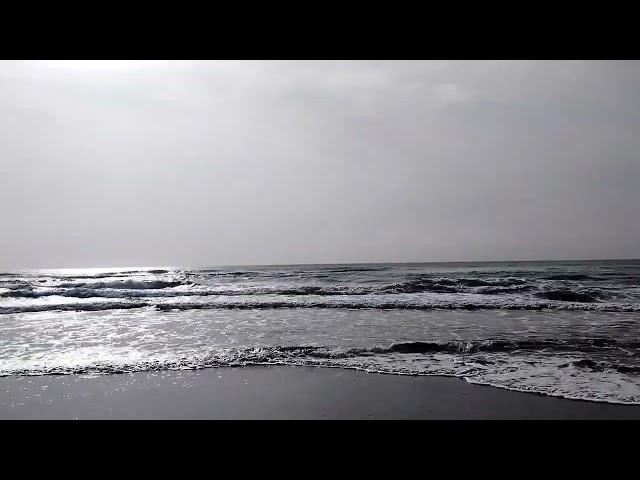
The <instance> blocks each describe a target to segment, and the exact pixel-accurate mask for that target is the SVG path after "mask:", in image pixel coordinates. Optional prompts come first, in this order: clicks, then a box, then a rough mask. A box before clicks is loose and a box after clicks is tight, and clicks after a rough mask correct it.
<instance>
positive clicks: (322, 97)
mask: <svg viewBox="0 0 640 480" xmlns="http://www.w3.org/2000/svg"><path fill="white" fill-rule="evenodd" d="M638 65H639V64H638V62H564V61H556V62H543V61H539V62H524V61H522V62H513V61H495V62H493V61H492V62H486V61H450V62H445V61H434V62H419V61H406V62H404V61H380V62H377V61H339V62H333V61H277V62H264V61H238V62H231V61H216V62H187V61H185V62H171V61H168V62H134V63H133V64H127V63H122V64H112V65H103V64H99V63H96V64H86V65H85V64H76V63H74V64H68V65H65V64H55V63H42V62H2V63H0V112H1V113H2V115H0V218H2V220H3V234H2V235H0V267H1V268H10V267H39V266H111V265H122V264H133V265H140V264H153V265H158V264H231V263H290V262H293V263H297V262H342V261H411V260H416V261H417V260H465V259H477V260H483V259H484V260H488V259H535V258H567V257H574V258H588V257H592V258H597V257H600V258H603V257H629V256H638V255H639V254H640V251H638V247H637V245H640V226H637V225H640V222H634V221H633V215H634V212H635V211H638V208H640V196H639V195H638V193H637V187H636V186H637V184H638V181H640V162H638V157H637V151H638V149H639V148H638V147H640V145H639V144H638V143H639V142H640V140H639V139H640V136H639V135H638V133H639V132H638V125H640V122H639V121H640V118H639V116H640V98H639V97H638V95H637V94H636V92H637V90H638V87H640V69H639V68H638Z"/></svg>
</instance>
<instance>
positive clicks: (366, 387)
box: [0, 366, 640, 420]
mask: <svg viewBox="0 0 640 480" xmlns="http://www.w3.org/2000/svg"><path fill="white" fill-rule="evenodd" d="M0 419H229V420H232V419H640V406H635V405H634V406H627V405H614V404H606V403H596V402H585V401H574V400H566V399H561V398H555V397H545V396H542V395H536V394H529V393H519V392H511V391H508V390H503V389H498V388H494V387H487V386H481V385H472V384H469V383H467V382H465V381H463V380H460V379H456V378H446V377H415V376H398V375H382V374H373V373H364V372H358V371H353V370H343V369H328V368H311V367H279V366H278V367H276V366H273V367H272V366H264V367H259V366H256V367H243V368H212V369H205V370H196V371H191V370H190V371H178V372H141V373H133V374H120V375H102V376H96V377H83V376H77V375H68V376H38V377H5V378H0Z"/></svg>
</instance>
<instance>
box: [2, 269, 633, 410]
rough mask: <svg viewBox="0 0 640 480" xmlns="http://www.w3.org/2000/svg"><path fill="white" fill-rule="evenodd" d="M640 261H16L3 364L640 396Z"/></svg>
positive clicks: (14, 368) (49, 369)
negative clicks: (291, 372)
mask: <svg viewBox="0 0 640 480" xmlns="http://www.w3.org/2000/svg"><path fill="white" fill-rule="evenodd" d="M639 320H640V261H631V260H629V261H609V262H512V263H506V262H500V263H475V264H471V263H457V264H407V265H398V264H372V265H361V264H358V265H293V266H273V267H246V266H245V267H229V268H222V267H219V268H205V269H190V270H189V269H179V268H161V267H158V268H151V269H149V268H147V269H143V268H125V269H82V270H46V271H45V270H39V271H22V272H5V273H0V375H4V376H6V375H40V374H53V373H56V374H72V373H96V374H101V373H113V372H129V371H147V370H174V369H193V368H205V367H216V366H226V365H250V364H264V363H267V364H290V365H316V366H328V367H345V368H357V369H361V370H365V371H376V372H385V373H392V374H420V375H451V376H458V377H463V378H465V379H466V380H468V381H469V382H473V383H481V384H489V385H495V386H499V387H503V388H510V389H514V390H521V391H532V392H538V393H545V394H550V395H557V396H563V397H567V398H578V399H585V400H597V401H608V402H617V403H638V404H640V328H639V327H638V325H639Z"/></svg>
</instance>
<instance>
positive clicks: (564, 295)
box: [536, 290, 600, 303]
mask: <svg viewBox="0 0 640 480" xmlns="http://www.w3.org/2000/svg"><path fill="white" fill-rule="evenodd" d="M536 296H537V297H539V298H546V299H547V300H558V301H561V302H583V303H592V302H599V301H600V300H598V299H597V298H596V297H594V296H592V295H589V294H587V293H580V292H573V291H571V290H548V291H546V292H540V293H537V294H536Z"/></svg>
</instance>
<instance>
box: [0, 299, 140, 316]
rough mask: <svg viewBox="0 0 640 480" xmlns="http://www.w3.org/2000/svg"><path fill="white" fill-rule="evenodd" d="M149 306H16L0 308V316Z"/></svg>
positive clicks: (119, 304) (113, 303) (106, 304)
mask: <svg viewBox="0 0 640 480" xmlns="http://www.w3.org/2000/svg"><path fill="white" fill-rule="evenodd" d="M149 306H151V305H150V304H148V303H145V302H100V303H63V304H59V305H48V304H45V305H18V306H12V307H0V315H9V314H12V313H35V312H49V311H67V312H68V311H76V312H88V311H97V310H122V309H131V308H142V307H149Z"/></svg>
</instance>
